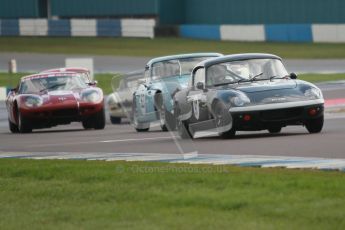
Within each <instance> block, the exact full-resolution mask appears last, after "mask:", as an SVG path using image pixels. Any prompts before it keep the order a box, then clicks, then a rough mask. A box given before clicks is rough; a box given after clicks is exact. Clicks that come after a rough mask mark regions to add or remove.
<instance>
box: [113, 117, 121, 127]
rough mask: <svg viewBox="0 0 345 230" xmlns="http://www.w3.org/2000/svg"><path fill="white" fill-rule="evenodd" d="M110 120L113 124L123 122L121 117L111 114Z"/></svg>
mask: <svg viewBox="0 0 345 230" xmlns="http://www.w3.org/2000/svg"><path fill="white" fill-rule="evenodd" d="M110 122H111V123H112V124H114V125H115V124H120V123H121V117H113V116H110Z"/></svg>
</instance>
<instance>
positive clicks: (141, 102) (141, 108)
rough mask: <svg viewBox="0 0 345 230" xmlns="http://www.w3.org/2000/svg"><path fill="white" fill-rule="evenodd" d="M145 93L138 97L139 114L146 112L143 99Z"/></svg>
mask: <svg viewBox="0 0 345 230" xmlns="http://www.w3.org/2000/svg"><path fill="white" fill-rule="evenodd" d="M145 98H146V97H145V93H141V94H140V97H139V104H140V112H141V114H143V115H144V114H145V113H146V103H145V102H146V100H145Z"/></svg>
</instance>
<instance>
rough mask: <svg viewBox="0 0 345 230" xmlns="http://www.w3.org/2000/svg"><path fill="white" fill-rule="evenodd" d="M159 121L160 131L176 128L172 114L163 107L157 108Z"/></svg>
mask: <svg viewBox="0 0 345 230" xmlns="http://www.w3.org/2000/svg"><path fill="white" fill-rule="evenodd" d="M159 123H160V126H161V129H162V131H168V130H170V131H174V130H175V129H176V121H175V117H174V115H172V114H171V113H170V112H169V111H167V110H166V109H164V108H163V109H160V110H159Z"/></svg>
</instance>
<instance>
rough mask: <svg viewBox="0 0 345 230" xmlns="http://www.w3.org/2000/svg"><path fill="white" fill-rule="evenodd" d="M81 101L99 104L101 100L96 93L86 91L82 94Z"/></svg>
mask: <svg viewBox="0 0 345 230" xmlns="http://www.w3.org/2000/svg"><path fill="white" fill-rule="evenodd" d="M82 100H83V101H87V102H93V103H95V102H99V101H101V100H102V98H101V95H100V93H99V92H97V91H88V92H84V93H83V94H82Z"/></svg>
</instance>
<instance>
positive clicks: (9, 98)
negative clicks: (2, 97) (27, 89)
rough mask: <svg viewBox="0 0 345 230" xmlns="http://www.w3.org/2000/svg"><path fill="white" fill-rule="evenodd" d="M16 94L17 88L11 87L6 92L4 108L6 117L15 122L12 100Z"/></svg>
mask: <svg viewBox="0 0 345 230" xmlns="http://www.w3.org/2000/svg"><path fill="white" fill-rule="evenodd" d="M16 95H17V88H16V89H12V90H11V91H10V92H9V93H8V95H7V98H6V108H7V111H8V117H9V119H10V120H11V121H12V122H13V123H15V119H16V117H15V114H14V100H15V97H16Z"/></svg>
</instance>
